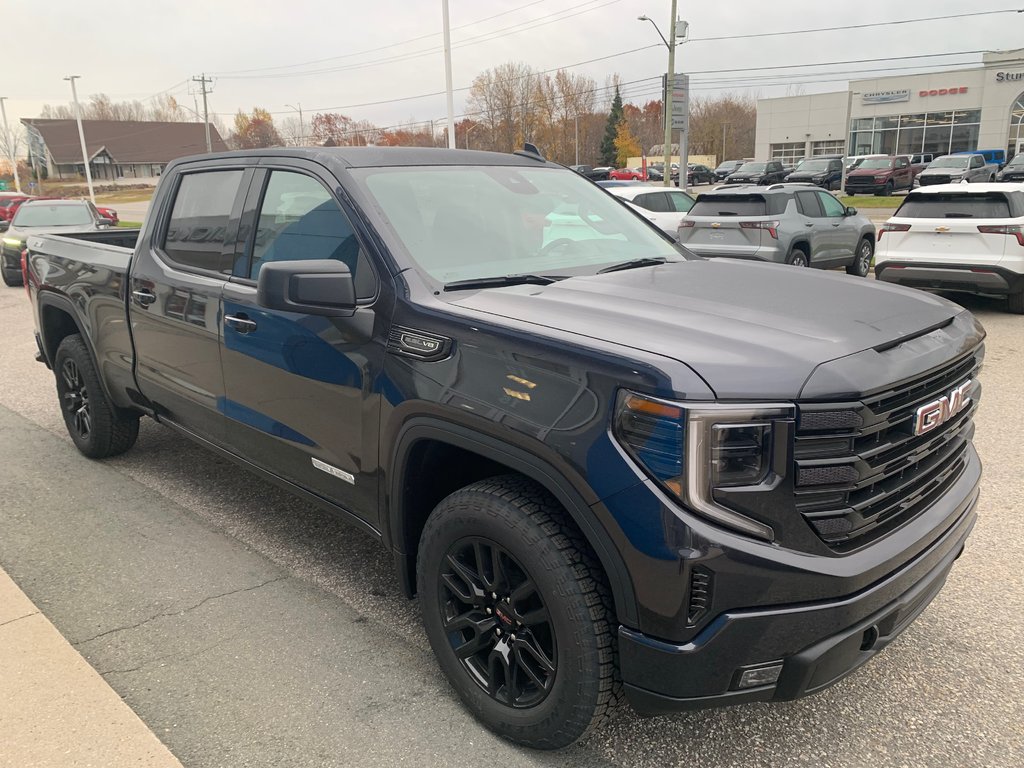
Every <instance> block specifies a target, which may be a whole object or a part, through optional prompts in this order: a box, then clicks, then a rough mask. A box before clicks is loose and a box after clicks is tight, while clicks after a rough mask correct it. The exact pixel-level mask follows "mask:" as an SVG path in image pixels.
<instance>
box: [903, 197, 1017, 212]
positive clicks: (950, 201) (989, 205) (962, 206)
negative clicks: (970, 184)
mask: <svg viewBox="0 0 1024 768" xmlns="http://www.w3.org/2000/svg"><path fill="white" fill-rule="evenodd" d="M896 216H899V217H900V218H904V219H1008V218H1010V217H1011V213H1010V202H1009V200H1007V198H1006V195H1004V194H1002V193H1000V192H989V193H986V194H973V195H972V194H967V193H949V194H940V195H908V196H907V199H906V200H904V201H903V205H901V206H900V207H899V209H898V210H897V211H896Z"/></svg>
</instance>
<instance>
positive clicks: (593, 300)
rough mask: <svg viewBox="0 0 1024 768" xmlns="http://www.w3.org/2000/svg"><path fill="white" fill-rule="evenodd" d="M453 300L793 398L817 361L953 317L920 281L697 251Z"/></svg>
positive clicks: (724, 390) (954, 309)
mask: <svg viewBox="0 0 1024 768" xmlns="http://www.w3.org/2000/svg"><path fill="white" fill-rule="evenodd" d="M452 301H453V303H455V304H457V305H459V306H462V307H465V308H468V309H472V310H474V311H479V312H485V313H489V314H492V315H498V316H501V317H505V318H510V319H515V320H524V321H526V322H529V323H534V324H536V325H538V326H544V327H548V328H552V329H557V330H562V331H569V332H571V333H575V334H579V335H580V336H586V337H591V338H594V339H601V340H604V341H611V342H613V343H617V344H621V345H623V346H625V347H634V348H640V349H643V350H645V351H647V352H650V353H654V354H658V355H663V356H665V357H669V358H672V359H675V360H678V361H680V362H682V363H684V364H686V365H688V366H689V367H690V368H692V369H693V370H694V371H695V372H696V373H697V374H698V375H700V376H701V377H702V378H703V379H704V380H705V382H707V384H708V386H709V387H711V389H712V390H713V391H714V393H715V395H716V396H717V397H719V398H722V399H734V398H756V399H758V400H763V399H774V398H782V399H794V398H797V397H799V396H800V393H801V390H802V389H803V387H804V384H805V382H807V380H808V378H809V377H810V376H811V374H812V373H813V372H814V370H815V368H817V367H818V366H820V365H821V364H823V363H826V362H829V361H832V360H836V359H838V358H842V357H845V356H848V355H852V354H855V353H857V352H861V351H863V350H867V349H870V348H872V347H878V346H881V345H889V344H891V343H892V342H894V341H897V340H899V339H903V338H906V337H912V336H915V335H918V334H921V333H923V332H926V331H928V330H930V329H933V328H936V327H939V326H942V325H943V324H945V323H947V322H949V321H950V320H951V319H952V318H953V317H955V316H956V315H957V314H958V313H960V312H963V310H962V309H961V308H960V307H958V306H956V305H955V304H952V303H951V302H948V301H946V300H944V299H941V298H938V297H936V296H933V295H931V294H928V293H925V292H923V291H914V290H910V289H905V288H899V287H897V286H892V285H888V284H884V283H876V282H875V281H874V280H865V279H862V278H855V277H850V276H848V275H843V274H838V273H833V274H829V273H825V272H821V271H817V270H813V269H799V268H795V267H790V266H785V265H776V264H758V263H751V262H745V261H738V260H730V259H706V260H705V259H697V260H692V261H685V262H680V263H671V264H665V265H660V266H656V267H646V268H637V269H632V270H624V271H621V272H611V273H608V274H604V275H593V276H586V277H572V278H568V279H566V280H562V281H559V282H557V283H553V284H551V285H547V286H534V285H523V286H515V287H510V288H492V289H485V290H480V291H476V292H474V293H470V294H467V295H465V296H461V297H456V298H453V299H452Z"/></svg>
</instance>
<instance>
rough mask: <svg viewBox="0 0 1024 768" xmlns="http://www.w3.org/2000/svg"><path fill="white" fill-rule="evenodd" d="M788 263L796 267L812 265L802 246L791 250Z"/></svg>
mask: <svg viewBox="0 0 1024 768" xmlns="http://www.w3.org/2000/svg"><path fill="white" fill-rule="evenodd" d="M786 263H787V264H791V265H793V266H794V267H807V266H810V262H809V261H808V259H807V254H806V253H805V252H804V251H803V250H801V249H800V248H794V249H793V250H792V251H790V252H789V258H788V259H786Z"/></svg>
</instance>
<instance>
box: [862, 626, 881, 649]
mask: <svg viewBox="0 0 1024 768" xmlns="http://www.w3.org/2000/svg"><path fill="white" fill-rule="evenodd" d="M877 642H878V627H876V626H870V627H868V628H867V629H865V630H864V639H863V640H861V643H860V649H861V650H862V651H870V650H871V649H872V648H874V647H875V643H877Z"/></svg>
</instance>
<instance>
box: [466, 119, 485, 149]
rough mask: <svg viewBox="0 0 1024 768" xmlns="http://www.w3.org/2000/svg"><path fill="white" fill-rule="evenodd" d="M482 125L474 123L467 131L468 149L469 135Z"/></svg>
mask: <svg viewBox="0 0 1024 768" xmlns="http://www.w3.org/2000/svg"><path fill="white" fill-rule="evenodd" d="M480 125H481V124H480V123H473V124H472V125H471V126H469V128H467V129H466V149H469V134H471V133H472V132H473V131H475V130H476V129H477V128H479V127H480Z"/></svg>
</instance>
